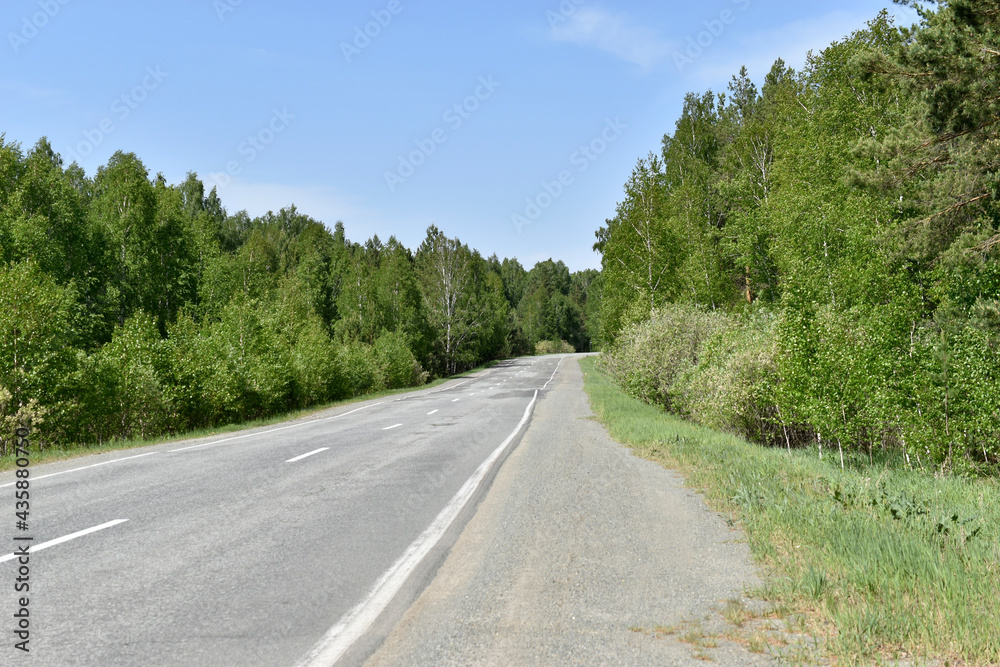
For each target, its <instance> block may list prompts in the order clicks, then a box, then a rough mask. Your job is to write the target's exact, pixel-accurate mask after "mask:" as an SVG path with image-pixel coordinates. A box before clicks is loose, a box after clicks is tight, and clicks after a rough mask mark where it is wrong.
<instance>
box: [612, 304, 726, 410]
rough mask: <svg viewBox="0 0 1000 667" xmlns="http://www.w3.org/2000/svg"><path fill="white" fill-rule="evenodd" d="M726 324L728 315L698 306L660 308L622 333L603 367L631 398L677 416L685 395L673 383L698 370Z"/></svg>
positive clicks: (677, 305)
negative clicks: (709, 342)
mask: <svg viewBox="0 0 1000 667" xmlns="http://www.w3.org/2000/svg"><path fill="white" fill-rule="evenodd" d="M728 324H730V320H729V319H728V318H727V317H726V316H725V315H722V314H720V313H715V312H706V311H705V310H702V309H701V308H698V307H695V306H688V305H679V304H675V305H671V306H667V307H664V308H660V309H658V310H655V311H653V313H652V315H651V316H650V318H649V319H648V320H646V321H644V322H640V323H638V324H633V325H630V326H629V327H628V328H626V329H625V330H623V331H622V333H621V335H620V336H619V337H618V340H617V341H616V342H615V344H614V345H613V346H612V348H611V349H610V350H608V351H607V352H606V353H604V354H603V355H602V362H601V363H602V366H603V368H604V369H605V370H606V371H607V372H608V373H609V374H610V375H611V376H612V377H613V378H614V379H615V380H616V381H617V382H618V383H619V384H620V385H621V386H622V387H623V388H625V390H626V391H628V392H629V393H630V394H632V395H633V396H635V397H637V398H639V399H641V400H643V401H646V402H647V403H655V404H659V405H661V406H663V407H664V408H666V409H668V410H673V411H678V410H679V408H680V407H681V406H682V405H683V402H684V399H683V396H684V394H685V390H684V388H683V386H681V385H677V384H675V383H676V382H677V380H678V378H682V377H683V376H684V374H685V373H687V372H689V371H690V370H691V369H692V368H693V367H695V366H697V364H698V358H699V352H700V350H701V346H702V344H703V342H704V341H705V340H706V339H707V338H709V337H711V336H712V335H713V334H714V333H715V332H716V331H718V330H720V329H722V328H724V327H725V326H727V325H728ZM678 400H680V404H676V403H677V401H678Z"/></svg>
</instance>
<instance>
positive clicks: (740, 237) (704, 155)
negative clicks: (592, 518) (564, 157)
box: [591, 0, 1000, 474]
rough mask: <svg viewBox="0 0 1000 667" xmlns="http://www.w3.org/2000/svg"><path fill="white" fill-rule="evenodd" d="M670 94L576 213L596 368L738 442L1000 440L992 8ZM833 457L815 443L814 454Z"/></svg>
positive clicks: (998, 46)
mask: <svg viewBox="0 0 1000 667" xmlns="http://www.w3.org/2000/svg"><path fill="white" fill-rule="evenodd" d="M900 4H907V5H909V6H911V7H913V8H914V9H915V10H917V12H918V13H919V17H920V19H919V23H918V25H914V26H911V27H901V26H897V25H896V24H895V23H894V21H893V19H892V18H891V16H890V15H889V14H888V13H887V12H882V13H881V14H880V15H879V16H878V17H876V18H875V19H873V20H872V21H870V22H869V23H868V24H867V25H866V26H865V27H863V28H862V29H859V30H857V31H856V32H854V33H853V34H851V35H849V36H847V37H845V38H844V39H842V40H840V41H837V42H835V43H833V44H831V45H830V46H829V47H828V48H826V49H824V50H823V51H822V52H820V53H810V54H809V56H808V58H807V60H806V64H805V65H804V67H803V68H802V69H801V71H795V70H793V69H791V68H789V67H788V66H786V64H785V63H784V62H783V61H781V60H779V61H777V62H775V63H774V65H773V67H772V68H771V70H770V71H769V72H768V73H767V75H766V77H765V78H764V80H763V84H762V85H761V87H760V89H758V88H757V86H756V85H755V83H754V82H753V81H752V80H751V78H750V74H749V72H748V71H747V70H746V69H745V68H744V69H742V70H741V71H740V72H738V73H737V74H736V75H735V76H733V77H732V80H731V82H730V83H729V85H728V88H727V90H726V91H724V92H713V91H708V92H705V93H701V94H689V95H687V97H686V98H685V100H684V109H683V113H682V114H681V116H680V118H679V120H677V122H676V125H675V127H674V128H673V132H672V133H668V134H666V135H664V137H663V141H662V144H661V146H659V147H658V148H657V150H655V151H653V152H651V153H649V155H648V156H646V157H644V158H642V159H640V160H638V162H637V164H636V165H635V168H634V169H633V171H632V173H631V175H630V176H629V178H628V179H627V182H626V184H625V188H624V196H623V199H622V201H621V202H620V203H619V205H618V207H617V209H616V214H615V216H614V217H613V218H611V219H610V220H607V222H606V223H605V225H604V226H602V227H601V228H600V229H599V230H598V231H597V233H596V236H597V242H596V244H595V249H596V250H598V251H599V252H601V253H602V261H603V265H602V266H603V271H602V275H601V281H602V283H603V284H602V290H601V291H602V296H601V300H600V304H599V306H598V307H597V309H596V316H595V319H594V320H593V326H592V329H591V330H592V331H593V336H594V339H595V344H596V345H599V346H600V347H602V349H603V351H604V353H603V355H602V362H601V363H602V365H603V367H604V368H605V369H606V370H607V371H608V372H610V373H611V375H612V376H613V377H614V378H615V379H616V380H617V381H618V382H619V383H620V384H621V385H622V386H624V387H625V388H627V389H628V390H629V392H630V393H632V394H633V395H636V396H638V397H641V398H642V399H644V400H646V401H649V402H651V403H654V404H657V405H660V406H662V407H664V408H666V409H668V410H670V411H671V412H674V413H676V414H679V415H683V416H685V417H688V418H690V419H693V420H694V421H697V422H700V423H702V424H706V425H709V426H713V427H717V428H722V429H725V430H728V431H731V432H735V433H738V434H741V435H743V436H746V437H748V438H750V439H752V440H754V441H756V442H759V443H763V444H767V445H773V446H780V447H783V448H784V447H787V448H793V447H798V446H805V445H808V446H811V447H814V448H816V447H817V446H818V449H819V454H820V456H823V455H824V453H826V454H827V455H831V456H833V457H839V464H840V465H841V466H842V465H844V461H845V458H846V459H847V460H848V461H850V460H851V458H852V457H855V458H856V457H864V459H865V460H866V461H868V460H869V459H872V458H874V457H875V456H876V455H885V456H892V457H897V458H898V459H899V460H900V461H901V462H902V463H903V465H908V466H912V467H914V468H922V469H925V470H928V471H937V472H955V473H977V472H978V473H987V474H989V473H992V474H995V473H996V471H997V469H998V468H997V465H998V463H1000V347H998V344H1000V230H998V226H1000V125H998V122H997V121H998V120H1000V96H998V94H997V91H998V90H1000V7H998V6H997V5H996V3H983V2H975V1H973V0H949V1H948V2H947V3H920V2H906V3H900ZM834 460H837V459H836V458H835V459H834Z"/></svg>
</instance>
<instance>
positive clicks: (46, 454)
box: [0, 362, 496, 472]
mask: <svg viewBox="0 0 1000 667" xmlns="http://www.w3.org/2000/svg"><path fill="white" fill-rule="evenodd" d="M495 363H496V362H490V363H487V364H484V365H483V366H480V367H478V368H473V369H472V370H469V371H466V372H464V373H459V374H458V375H455V376H454V377H450V378H439V379H437V380H434V381H433V382H429V383H428V384H425V385H423V386H421V387H407V388H404V389H388V390H385V391H379V392H374V393H371V394H364V395H362V396H354V397H352V398H347V399H343V400H340V401H333V402H332V403H327V404H325V405H316V406H312V407H310V408H305V409H302V410H294V411H292V412H285V413H281V414H277V415H272V416H270V417H264V418H261V419H255V420H252V421H246V422H241V423H239V424H224V425H220V426H214V427H210V428H201V429H195V430H192V431H184V432H183V433H176V434H173V435H161V436H156V437H153V438H146V439H143V438H134V439H131V440H109V441H107V442H103V443H100V444H89V445H87V444H73V445H66V446H64V447H60V446H55V447H46V448H45V449H44V450H43V451H41V452H38V451H32V454H31V463H32V465H41V464H43V463H52V462H54V461H63V460H66V459H74V458H78V457H81V456H90V455H91V454H101V453H103V452H113V451H119V450H125V449H135V448H137V447H148V446H150V445H158V444H160V443H164V442H176V441H178V440H194V439H196V438H206V437H210V436H214V435H220V434H223V433H232V432H233V431H243V430H246V429H251V428H257V427H259V426H270V425H271V424H280V423H281V422H287V421H292V420H295V419H303V418H306V417H308V416H310V415H313V414H316V413H318V412H323V411H324V410H329V409H331V408H335V407H338V406H341V405H349V404H351V403H360V402H361V401H370V400H373V399H376V398H382V397H384V396H394V395H396V394H405V393H407V392H410V391H419V390H421V389H431V388H433V387H436V386H438V385H441V384H444V383H445V382H447V381H449V380H454V379H456V378H466V377H469V376H471V375H474V374H476V373H478V372H479V371H482V370H484V369H486V368H489V367H490V366H493V365H494V364H495ZM15 467H16V458H15V456H14V455H12V454H8V455H6V456H0V472H2V471H4V470H13V469H14V468H15Z"/></svg>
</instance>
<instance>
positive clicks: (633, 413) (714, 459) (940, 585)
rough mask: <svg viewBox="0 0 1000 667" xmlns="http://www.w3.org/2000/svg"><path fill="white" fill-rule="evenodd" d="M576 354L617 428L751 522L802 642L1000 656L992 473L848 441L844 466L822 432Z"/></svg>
mask: <svg viewBox="0 0 1000 667" xmlns="http://www.w3.org/2000/svg"><path fill="white" fill-rule="evenodd" d="M580 364H581V367H582V368H583V370H584V378H585V386H586V390H587V393H588V394H589V396H590V399H591V405H592V407H593V410H594V412H595V413H596V415H597V418H598V419H599V420H600V421H601V422H602V423H603V424H605V425H606V426H607V428H608V429H609V431H610V433H611V435H612V437H614V438H615V439H616V440H618V441H620V442H623V443H626V444H628V445H629V446H631V447H632V448H633V449H634V450H635V452H636V453H637V454H638V455H640V456H643V457H645V458H648V459H651V460H654V461H657V462H660V463H662V464H663V465H665V466H668V467H670V468H674V469H678V470H680V471H681V472H682V474H684V476H685V478H686V479H687V482H688V484H690V485H691V486H692V487H694V488H696V489H698V490H701V491H703V492H704V493H705V495H706V496H707V498H708V499H709V503H710V504H711V505H712V506H713V507H714V508H715V509H717V510H718V511H720V512H722V513H723V515H724V516H728V517H729V518H730V520H731V521H732V522H733V523H734V524H738V525H739V526H741V527H742V528H743V529H744V531H745V532H746V535H747V539H748V540H749V545H750V549H751V551H752V553H753V555H754V557H755V558H756V559H757V560H758V562H759V563H760V564H761V565H762V566H763V567H764V570H765V573H766V574H767V577H766V582H767V583H766V584H765V586H764V587H763V589H761V590H760V591H756V592H754V593H755V594H756V595H758V596H760V597H763V598H764V599H765V600H768V601H769V602H771V603H772V604H771V607H772V608H773V609H775V610H777V612H775V613H777V614H778V615H780V616H782V617H783V618H784V621H785V624H786V625H787V626H788V627H791V628H793V629H795V630H796V631H797V632H800V633H802V634H804V635H805V636H806V638H807V639H809V640H810V641H809V642H807V643H811V641H812V640H813V639H815V640H816V645H817V646H819V647H820V650H821V651H824V652H827V653H828V654H829V655H830V656H831V657H835V658H837V659H838V660H840V661H842V662H843V664H859V663H860V664H871V663H875V662H878V661H880V660H896V659H902V658H917V659H939V660H950V661H952V664H977V665H978V664H997V663H998V662H1000V606H998V605H997V580H998V576H1000V484H998V483H997V481H996V480H992V479H990V480H984V479H977V478H965V477H959V476H955V475H950V476H931V475H927V474H925V473H923V472H921V471H918V470H911V469H907V468H906V466H905V465H903V463H904V462H903V461H901V460H900V456H901V455H899V454H896V455H891V454H887V453H883V452H877V453H876V455H875V456H874V457H873V458H869V456H868V455H867V454H866V453H861V452H850V453H847V454H845V459H844V467H843V468H841V464H840V459H839V456H837V454H836V453H835V452H830V451H824V452H823V454H822V457H821V456H820V452H819V450H818V448H817V447H816V446H815V445H813V446H811V447H804V448H798V449H793V450H792V451H788V450H787V449H780V448H772V447H765V446H761V445H758V444H754V443H751V442H748V441H747V440H745V439H743V438H740V437H738V436H735V435H731V434H727V433H722V432H720V431H717V430H712V429H709V428H706V427H703V426H699V425H696V424H693V423H691V422H688V421H684V420H682V419H680V418H678V417H676V416H674V415H671V414H668V413H666V412H664V411H663V409H662V408H659V407H657V406H653V405H649V404H646V403H643V402H641V401H639V400H637V399H635V398H633V397H631V396H629V395H628V394H626V393H625V392H624V391H622V390H621V389H620V388H619V387H618V386H617V385H616V384H615V383H614V382H613V381H612V380H611V378H609V377H608V376H607V375H606V374H605V373H604V372H602V371H600V370H599V369H598V368H597V363H596V360H595V359H594V358H592V357H590V358H585V359H582V360H581V361H580ZM720 603H721V601H720ZM762 637H764V638H766V637H767V636H766V635H757V636H755V637H753V638H752V639H753V642H755V643H757V644H760V642H761V641H762ZM748 642H749V640H748ZM755 650H763V647H762V646H759V645H758V646H756V647H755ZM769 650H770V651H771V652H773V653H775V654H778V655H780V654H782V652H783V650H785V649H784V647H783V646H782V643H781V642H779V643H777V644H774V645H772V646H771V647H770V648H769Z"/></svg>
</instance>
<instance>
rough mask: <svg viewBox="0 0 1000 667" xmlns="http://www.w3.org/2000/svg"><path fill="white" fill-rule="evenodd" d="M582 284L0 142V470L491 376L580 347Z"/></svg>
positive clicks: (585, 311)
mask: <svg viewBox="0 0 1000 667" xmlns="http://www.w3.org/2000/svg"><path fill="white" fill-rule="evenodd" d="M596 275H597V271H595V270H589V271H581V272H577V273H571V272H570V271H569V269H568V268H567V267H566V265H565V264H563V263H562V262H561V261H553V260H551V259H550V260H546V261H544V262H539V263H538V264H536V265H535V266H534V267H533V268H532V269H530V270H528V269H526V268H525V267H523V266H522V265H521V264H520V263H519V262H518V261H517V260H516V259H504V260H502V261H501V260H499V259H498V258H497V257H496V256H495V255H494V256H491V257H483V256H482V255H481V254H480V253H479V252H478V251H476V250H475V249H472V248H470V247H469V246H468V245H466V244H464V243H462V242H461V241H460V240H459V239H457V238H450V237H448V236H446V235H445V233H444V232H442V231H441V230H439V229H437V228H436V227H435V226H433V225H432V226H431V227H429V228H428V229H427V233H426V237H425V238H424V240H423V242H422V243H421V244H420V246H419V247H418V248H417V249H416V250H415V251H412V250H410V249H408V248H406V247H405V246H404V245H403V244H401V243H400V242H399V241H398V240H396V239H395V238H389V240H388V241H382V240H380V239H379V238H378V236H373V237H372V238H370V239H369V240H368V241H366V242H365V243H357V242H351V241H350V240H349V239H348V238H347V237H346V235H345V230H344V225H343V224H342V223H340V222H337V223H336V224H335V226H334V227H333V229H330V228H328V227H327V226H326V225H324V224H323V223H322V222H320V221H317V220H315V219H313V218H311V217H309V216H307V215H304V214H302V213H301V212H299V211H298V210H296V208H295V207H294V206H291V207H289V208H284V209H281V210H280V211H279V212H278V213H273V212H269V213H267V214H266V215H264V216H260V217H257V218H251V217H250V216H249V215H248V214H247V213H246V212H245V211H240V212H238V213H235V214H230V213H229V212H227V210H226V209H225V207H224V206H223V203H222V201H221V199H220V198H219V195H218V192H217V190H216V189H215V188H213V189H212V190H211V191H210V192H208V193H207V194H206V192H205V187H204V185H203V183H202V182H201V181H200V180H199V179H198V177H197V175H196V174H194V173H189V174H188V176H187V178H186V180H185V181H184V182H183V183H181V184H179V185H170V184H168V183H167V182H166V179H165V178H164V177H163V175H162V174H157V175H156V176H155V177H152V178H151V177H150V175H149V172H148V171H147V169H146V167H145V166H144V165H143V164H142V162H141V161H140V160H139V158H138V157H137V156H135V155H134V154H132V153H124V152H117V153H115V154H114V156H112V157H111V158H110V160H109V161H108V162H107V164H105V165H103V166H101V167H100V168H99V169H98V170H97V172H96V174H94V175H93V177H88V176H87V175H86V174H85V173H84V171H83V169H81V168H80V166H79V165H77V164H76V163H73V164H70V165H69V166H65V165H64V163H63V160H62V159H61V157H60V156H59V155H58V154H56V153H55V152H54V151H53V150H52V147H51V145H50V144H49V142H48V141H47V140H46V139H44V138H43V139H41V140H39V141H38V142H37V144H36V145H35V146H34V147H33V148H32V149H30V150H28V151H27V152H24V151H23V150H22V149H21V146H20V145H19V144H17V143H13V142H7V141H6V139H5V137H4V136H3V135H0V454H3V453H5V451H6V444H7V442H8V438H9V437H10V434H12V433H13V430H14V428H15V427H16V426H17V425H25V426H28V427H30V428H33V429H34V431H35V436H34V440H33V442H36V443H39V444H41V445H53V444H57V445H67V444H74V443H83V444H87V443H100V442H105V441H108V440H113V439H119V438H133V437H147V436H152V435H156V434H162V433H176V432H182V431H185V430H187V429H192V428H196V427H205V426H213V425H217V424H224V423H230V422H238V421H243V420H248V419H254V418H260V417H264V416H267V415H273V414H276V413H281V412H284V411H288V410H293V409H299V408H304V407H308V406H312V405H318V404H323V403H325V402H328V401H331V400H335V399H341V398H345V397H350V396H355V395H359V394H364V393H367V392H372V391H377V390H382V389H393V388H401V387H410V386H417V385H420V384H423V383H424V382H426V381H427V380H428V379H429V378H433V377H440V376H447V375H451V374H454V373H457V372H460V371H463V370H466V369H469V368H472V367H475V366H477V365H480V364H482V363H485V362H488V361H490V360H495V359H500V358H505V357H509V356H513V355H520V354H530V353H534V352H535V351H536V350H537V351H543V352H544V351H553V350H563V351H565V350H573V349H576V350H587V349H589V346H590V338H591V335H590V333H589V327H588V316H589V315H590V314H591V312H592V311H593V308H594V305H593V304H592V303H590V301H589V299H588V294H589V293H590V292H591V285H592V283H594V281H595V278H596Z"/></svg>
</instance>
